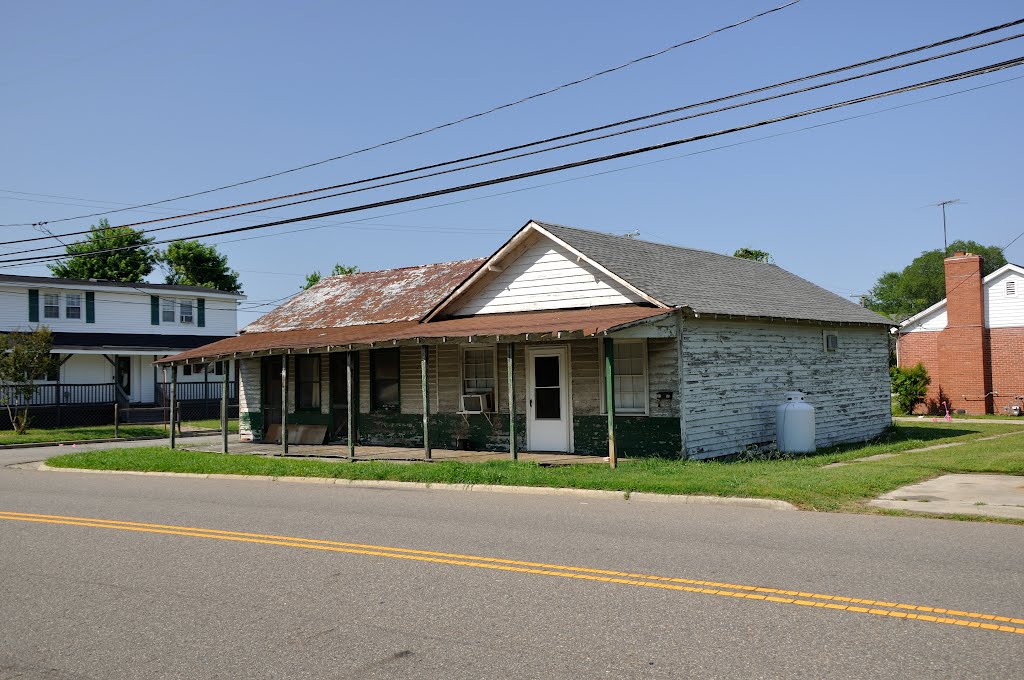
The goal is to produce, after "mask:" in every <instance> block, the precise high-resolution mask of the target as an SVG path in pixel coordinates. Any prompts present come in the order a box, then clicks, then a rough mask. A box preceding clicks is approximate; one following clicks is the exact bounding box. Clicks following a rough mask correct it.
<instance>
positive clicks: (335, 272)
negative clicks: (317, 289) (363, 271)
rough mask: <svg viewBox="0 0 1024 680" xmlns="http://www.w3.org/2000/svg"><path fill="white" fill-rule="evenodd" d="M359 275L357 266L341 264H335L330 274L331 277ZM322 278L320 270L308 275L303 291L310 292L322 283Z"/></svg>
mask: <svg viewBox="0 0 1024 680" xmlns="http://www.w3.org/2000/svg"><path fill="white" fill-rule="evenodd" d="M358 273H359V267H356V266H355V265H344V264H341V263H340V262H339V263H337V264H335V265H334V267H333V268H332V269H331V273H330V274H329V276H348V275H350V274H358ZM322 278H323V275H322V274H321V273H320V271H319V270H316V271H313V272H311V273H309V274H306V283H304V284H303V285H302V290H309V289H310V288H312V287H313V286H315V285H316V284H318V283H320V279H322Z"/></svg>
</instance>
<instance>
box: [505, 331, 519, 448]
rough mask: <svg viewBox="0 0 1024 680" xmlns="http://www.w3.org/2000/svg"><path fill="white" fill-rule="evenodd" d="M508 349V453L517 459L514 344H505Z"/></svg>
mask: <svg viewBox="0 0 1024 680" xmlns="http://www.w3.org/2000/svg"><path fill="white" fill-rule="evenodd" d="M506 349H507V350H508V360H507V364H508V454H509V457H510V458H512V460H519V450H518V449H517V448H516V383H515V377H514V376H515V361H516V346H515V345H514V344H512V343H511V342H510V343H508V345H506Z"/></svg>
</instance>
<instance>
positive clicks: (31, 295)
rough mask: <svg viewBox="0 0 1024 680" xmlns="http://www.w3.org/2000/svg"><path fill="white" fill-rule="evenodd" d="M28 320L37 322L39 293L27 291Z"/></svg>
mask: <svg viewBox="0 0 1024 680" xmlns="http://www.w3.org/2000/svg"><path fill="white" fill-rule="evenodd" d="M28 320H29V321H39V291H38V290H29V291H28Z"/></svg>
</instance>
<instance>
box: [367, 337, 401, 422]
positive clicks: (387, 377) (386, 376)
mask: <svg viewBox="0 0 1024 680" xmlns="http://www.w3.org/2000/svg"><path fill="white" fill-rule="evenodd" d="M399 357H400V355H399V349H398V348H397V347H396V348H394V349H378V350H373V352H372V353H371V354H370V389H371V393H370V396H371V399H372V403H373V408H375V409H390V410H398V408H399V390H398V379H399Z"/></svg>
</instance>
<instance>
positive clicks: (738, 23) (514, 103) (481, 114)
mask: <svg viewBox="0 0 1024 680" xmlns="http://www.w3.org/2000/svg"><path fill="white" fill-rule="evenodd" d="M799 2H800V0H791V1H790V2H787V3H785V4H783V5H779V6H778V7H773V8H772V9H768V10H765V11H763V12H759V13H757V14H754V15H753V16H750V17H747V18H746V19H743V20H741V21H736V22H733V23H731V24H728V25H726V26H721V27H719V28H716V29H714V30H711V31H708V32H707V33H704V34H702V35H699V36H697V37H695V38H689V39H687V40H684V41H682V42H679V43H676V44H674V45H670V46H668V47H666V48H663V49H661V50H658V51H656V52H652V53H650V54H645V55H643V56H641V57H637V58H635V59H631V60H629V61H627V62H624V63H622V64H619V65H618V66H613V67H611V68H606V69H604V70H601V71H598V72H596V73H592V74H590V75H588V76H584V77H582V78H577V79H576V80H572V81H569V82H567V83H562V84H561V85H556V86H554V87H551V88H548V89H546V90H541V91H540V92H535V93H533V94H531V95H527V96H525V97H521V98H519V99H516V100H514V101H511V102H507V103H505V104H500V105H498V106H494V107H492V108H489V109H485V110H483V111H479V112H477V113H473V114H469V115H466V116H463V117H461V118H457V119H455V120H451V121H448V122H446V123H441V124H439V125H435V126H433V127H429V128H425V129H423V130H419V131H418V132H413V133H410V134H407V135H403V136H400V137H395V138H393V139H390V140H387V141H384V142H379V143H377V144H372V145H370V146H366V147H363V148H361V149H356V150H354V151H349V152H346V153H343V154H341V155H339V156H332V157H331V158H326V159H323V160H319V161H314V162H312V163H306V164H304V165H300V166H297V167H294V168H289V169H287V170H281V171H278V172H274V173H270V174H268V175H262V176H260V177H254V178H252V179H247V180H243V181H240V182H234V183H232V184H225V185H223V186H219V187H214V188H213V189H206V190H204V191H196V192H193V193H190V194H182V195H180V196H175V197H173V198H165V199H162V200H159V201H152V202H150V203H141V204H139V205H136V206H132V207H129V208H118V209H115V210H107V211H103V212H96V213H90V214H88V215H77V216H75V217H64V218H61V219H54V220H42V221H41V222H42V223H43V224H51V223H54V222H68V221H72V220H80V219H87V218H90V217H98V216H100V215H111V214H114V213H118V212H125V211H128V210H133V209H135V208H148V207H150V206H154V205H160V204H162V203H170V202H172V201H180V200H183V199H186V198H193V197H195V196H203V195H205V194H211V193H214V192H217V191H223V190H225V189H233V188H235V187H240V186H243V185H246V184H252V183H254V182H260V181H263V180H267V179H272V178H274V177H281V176H282V175H287V174H290V173H293V172H298V171H300V170H307V169H309V168H313V167H316V166H319V165H325V164H327V163H332V162H334V161H339V160H342V159H344V158H350V157H352V156H356V155H358V154H362V153H366V152H368V151H374V150H376V149H380V148H383V147H386V146H391V145H393V144H398V143H400V142H404V141H407V140H410V139H413V138H416V137H421V136H423V135H427V134H430V133H432V132H436V131H438V130H443V129H445V128H449V127H453V126H456V125H459V124H461V123H465V122H467V121H470V120H474V119H477V118H483V117H484V116H488V115H490V114H492V113H496V112H498V111H502V110H504V109H509V108H512V107H514V106H518V105H520V104H524V103H526V102H528V101H532V100H534V99H539V98H541V97H545V96H547V95H550V94H554V93H555V92H559V91H561V90H565V89H568V88H571V87H574V86H576V85H580V84H582V83H585V82H588V81H590V80H594V79H595V78H599V77H601V76H605V75H608V74H610V73H614V72H616V71H621V70H623V69H626V68H629V67H630V66H634V65H636V64H639V63H641V62H644V61H647V60H650V59H654V58H657V57H660V56H662V55H664V54H667V53H668V52H671V51H673V50H676V49H679V48H680V47H684V46H686V45H692V44H694V43H697V42H700V41H702V40H706V39H707V38H710V37H712V36H714V35H717V34H718V33H723V32H725V31H728V30H731V29H733V28H737V27H739V26H742V25H744V24H747V23H750V22H752V21H755V20H757V19H760V18H761V17H765V16H768V15H769V14H773V13H775V12H779V11H781V10H784V9H786V8H788V7H792V6H793V5H795V4H797V3H799ZM38 223H39V222H37V223H36V224H38ZM31 224H32V223H19V224H3V225H0V226H31Z"/></svg>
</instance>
